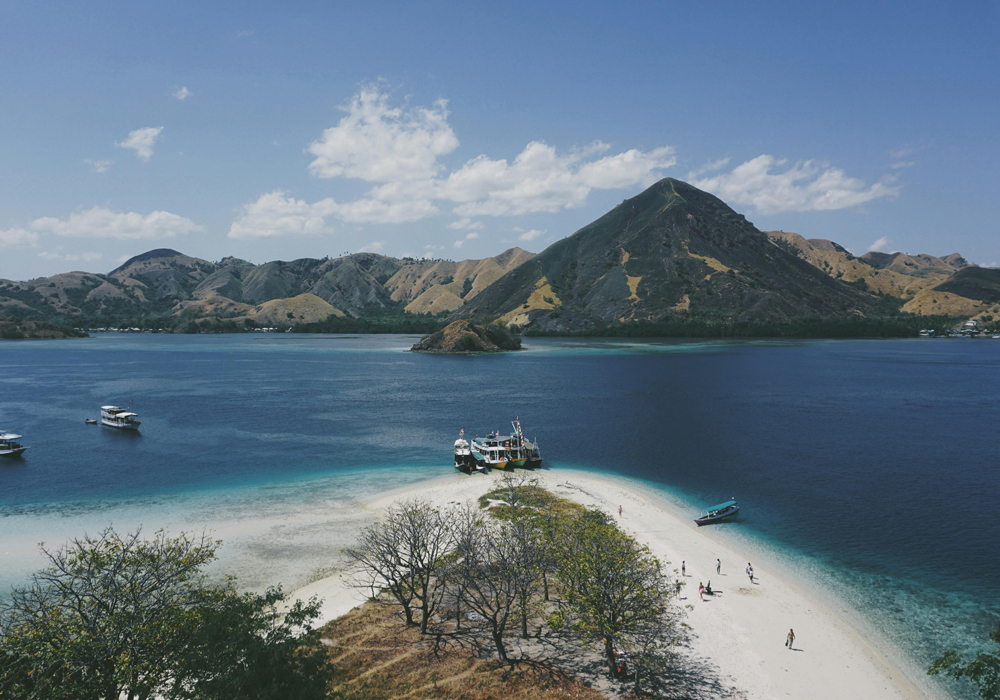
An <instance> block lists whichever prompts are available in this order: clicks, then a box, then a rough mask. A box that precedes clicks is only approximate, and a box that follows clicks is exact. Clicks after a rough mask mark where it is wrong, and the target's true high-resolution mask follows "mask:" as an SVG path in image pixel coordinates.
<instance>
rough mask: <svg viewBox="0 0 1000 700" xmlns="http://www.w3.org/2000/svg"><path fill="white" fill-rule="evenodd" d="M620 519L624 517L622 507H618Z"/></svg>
mask: <svg viewBox="0 0 1000 700" xmlns="http://www.w3.org/2000/svg"><path fill="white" fill-rule="evenodd" d="M618 517H619V518H620V517H622V507H621V506H618Z"/></svg>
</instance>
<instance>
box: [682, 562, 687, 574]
mask: <svg viewBox="0 0 1000 700" xmlns="http://www.w3.org/2000/svg"><path fill="white" fill-rule="evenodd" d="M681 576H687V567H685V566H684V562H683V561H682V562H681Z"/></svg>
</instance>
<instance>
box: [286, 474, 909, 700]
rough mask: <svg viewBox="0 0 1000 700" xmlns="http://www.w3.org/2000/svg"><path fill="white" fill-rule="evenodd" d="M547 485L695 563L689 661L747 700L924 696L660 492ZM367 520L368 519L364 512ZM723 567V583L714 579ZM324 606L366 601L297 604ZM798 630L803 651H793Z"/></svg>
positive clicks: (450, 490)
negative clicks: (701, 589)
mask: <svg viewBox="0 0 1000 700" xmlns="http://www.w3.org/2000/svg"><path fill="white" fill-rule="evenodd" d="M538 477H539V480H540V482H541V484H542V485H543V486H545V487H546V488H548V489H550V490H551V491H553V492H555V493H557V494H559V495H561V496H565V497H567V498H571V499H573V500H575V501H578V502H580V503H582V504H584V505H589V506H598V507H600V508H602V509H604V510H606V511H607V512H609V513H613V514H615V515H616V516H617V513H618V506H619V505H621V506H622V508H623V515H622V517H621V518H620V520H619V522H620V524H621V525H622V527H623V528H625V529H626V530H628V531H629V532H631V533H632V534H634V535H635V536H636V537H637V538H638V539H639V540H640V541H642V542H644V543H645V544H647V545H648V546H649V547H650V549H652V551H653V553H654V554H656V556H658V557H659V558H660V559H661V560H662V561H669V562H671V565H670V567H668V568H672V569H674V568H675V569H677V570H678V573H677V575H678V576H679V569H680V564H681V561H685V562H686V569H687V576H686V577H685V578H684V579H683V580H684V582H685V583H686V584H687V585H686V586H685V587H684V589H683V591H682V592H681V597H680V598H681V599H680V601H679V604H680V605H682V606H689V607H688V609H687V618H686V621H687V623H688V624H689V625H690V626H691V628H692V635H691V648H690V651H689V653H690V654H691V655H692V656H693V657H694V658H698V659H703V660H708V661H709V662H710V663H711V664H712V665H713V666H714V667H715V669H716V670H717V672H718V674H719V675H720V676H721V677H723V678H725V679H726V686H727V687H730V686H731V687H734V688H735V689H736V690H735V692H734V697H746V698H762V699H763V698H780V697H793V698H831V699H833V698H837V699H841V698H866V699H867V698H907V699H909V700H916V699H918V698H924V697H925V696H924V695H923V694H922V693H921V692H920V691H919V690H918V689H917V688H916V687H915V686H913V685H912V684H911V683H909V682H908V681H907V680H906V678H904V677H903V675H902V674H901V673H900V672H899V671H898V670H897V669H896V668H894V667H893V666H892V665H891V664H890V663H889V661H888V660H887V659H886V658H885V657H883V656H882V655H881V654H880V653H879V652H878V651H877V650H876V649H874V648H873V646H872V645H870V644H869V643H868V642H867V641H866V640H865V639H864V638H863V637H862V636H861V635H860V634H859V633H858V632H857V631H856V630H854V629H853V628H852V627H851V626H850V624H848V623H847V622H846V621H845V620H844V619H842V618H841V617H839V616H838V615H837V614H835V613H834V612H833V611H832V610H831V609H830V607H829V606H828V605H826V604H824V603H823V602H821V601H820V600H819V599H818V598H817V597H815V596H813V595H812V594H811V593H810V592H809V591H807V590H805V589H804V588H803V587H802V586H798V585H794V584H792V583H790V582H789V581H788V580H786V579H783V578H782V577H781V576H779V574H778V573H777V572H776V571H774V569H773V567H769V563H768V562H767V561H761V560H752V559H750V560H749V561H752V563H753V568H754V580H755V583H753V584H751V583H750V581H749V578H748V577H747V576H746V574H745V573H744V570H745V568H746V564H747V562H748V557H747V555H746V554H745V553H743V552H740V551H737V550H734V549H733V548H731V547H730V546H728V545H726V544H723V543H721V542H720V541H719V539H718V538H716V537H713V535H712V532H711V528H698V527H697V526H695V524H694V523H693V522H692V521H691V520H689V519H687V518H686V517H682V516H681V515H680V514H678V513H675V512H673V510H672V509H671V508H670V507H669V505H668V503H667V502H666V501H665V499H663V498H662V497H661V496H660V495H659V494H657V493H656V492H655V491H654V490H653V489H647V488H645V487H644V486H643V485H642V484H639V483H636V482H632V481H629V480H625V479H619V478H615V477H605V476H598V475H594V474H591V473H589V472H581V471H571V470H558V469H557V470H552V471H546V472H541V473H539V474H538ZM497 478H499V475H498V474H493V475H489V476H483V475H473V476H464V475H459V474H456V475H454V476H449V477H445V478H442V479H435V480H432V481H429V482H427V481H425V482H422V483H419V484H416V485H414V486H411V487H407V488H403V489H398V490H395V491H389V492H386V493H382V494H379V495H378V496H376V497H374V498H371V499H369V500H367V501H363V502H359V503H358V504H357V508H358V509H359V510H361V511H365V512H366V514H368V515H371V516H376V517H377V515H378V514H380V513H381V512H382V511H383V510H384V509H385V508H386V506H388V505H389V504H390V503H392V502H393V501H394V500H396V499H399V498H404V497H418V498H424V499H427V500H429V501H431V502H433V503H435V504H438V505H446V504H448V503H451V502H465V501H469V500H473V499H475V498H478V497H479V496H480V495H482V494H483V493H485V492H486V491H487V490H488V489H489V488H490V485H491V484H492V482H493V481H494V480H495V479H497ZM359 514H360V513H359ZM716 559H721V560H722V575H721V576H720V575H717V574H716V571H715V563H716ZM709 579H711V581H712V588H713V590H716V591H719V595H716V596H714V597H708V596H706V598H705V602H702V601H700V600H699V599H698V583H699V582H704V581H706V580H709ZM313 595H317V596H319V597H321V598H323V599H324V604H323V619H324V620H330V619H333V618H336V617H338V616H340V615H342V614H344V613H346V612H347V611H349V610H350V609H351V608H353V607H355V606H356V605H358V604H360V602H361V599H360V596H359V594H358V593H357V592H355V591H354V590H352V589H349V588H346V587H345V586H344V584H343V582H342V580H341V578H340V576H339V575H336V574H335V575H332V576H329V577H327V578H324V579H321V580H318V581H316V582H313V583H311V584H309V585H307V586H304V587H302V588H300V589H299V590H298V591H296V596H297V597H300V598H309V597H311V596H313ZM789 628H793V629H794V630H795V635H796V640H795V645H794V646H795V648H794V650H791V651H790V650H788V649H787V648H785V646H784V641H785V635H786V634H787V633H788V630H789Z"/></svg>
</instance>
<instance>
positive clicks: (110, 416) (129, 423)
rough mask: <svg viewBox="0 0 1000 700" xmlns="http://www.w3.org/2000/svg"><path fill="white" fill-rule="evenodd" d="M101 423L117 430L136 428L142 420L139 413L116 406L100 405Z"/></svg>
mask: <svg viewBox="0 0 1000 700" xmlns="http://www.w3.org/2000/svg"><path fill="white" fill-rule="evenodd" d="M101 425H106V426H108V427H109V428H118V429H119V430H138V429H139V426H140V425H142V422H141V421H140V420H139V415H138V414H136V413H132V412H131V411H126V410H125V409H124V408H119V407H118V406H101Z"/></svg>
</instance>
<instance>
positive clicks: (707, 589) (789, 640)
mask: <svg viewBox="0 0 1000 700" xmlns="http://www.w3.org/2000/svg"><path fill="white" fill-rule="evenodd" d="M619 508H620V507H619ZM715 573H717V574H719V575H722V560H721V559H716V560H715ZM746 574H747V576H748V577H749V578H750V583H754V584H755V585H756V583H755V582H754V580H753V564H751V563H750V562H747V568H746ZM681 576H682V577H683V576H687V561H686V560H683V561H681ZM677 592H678V593H680V592H681V582H680V581H678V582H677ZM706 593H707V594H708V595H711V596H714V595H715V591H713V590H712V582H711V581H709V582H708V583H707V584H705V585H702V583H701V581H699V582H698V597H699V598H700V599H701V600H702V602H704V601H705V594H706ZM794 643H795V630H794V629H789V630H788V634H787V635H786V636H785V647H787V648H788V649H791V648H792V645H793V644H794Z"/></svg>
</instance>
